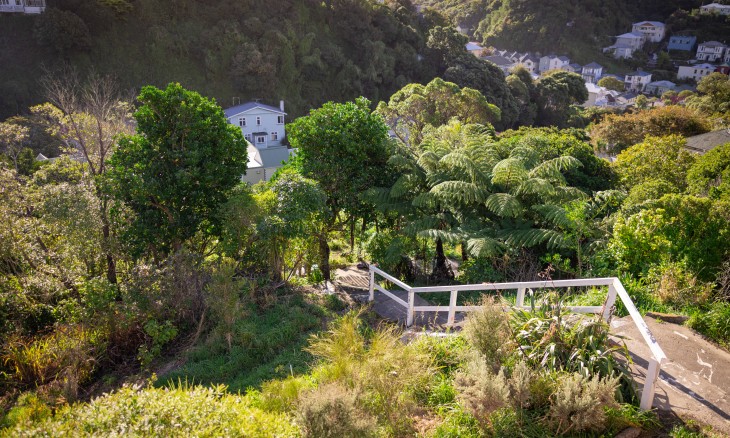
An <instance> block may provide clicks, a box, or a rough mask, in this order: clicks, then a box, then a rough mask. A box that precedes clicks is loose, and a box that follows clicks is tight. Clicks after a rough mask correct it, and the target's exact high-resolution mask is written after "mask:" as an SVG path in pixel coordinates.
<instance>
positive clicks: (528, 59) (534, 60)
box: [517, 53, 540, 74]
mask: <svg viewBox="0 0 730 438" xmlns="http://www.w3.org/2000/svg"><path fill="white" fill-rule="evenodd" d="M517 64H518V65H521V66H523V67H525V69H526V70H527V71H529V72H530V73H532V74H534V73H535V72H537V70H538V68H539V67H540V58H538V57H537V56H535V55H532V54H529V53H525V54H524V55H522V56H520V58H519V59H518V60H517Z"/></svg>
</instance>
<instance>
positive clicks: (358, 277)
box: [335, 267, 464, 330]
mask: <svg viewBox="0 0 730 438" xmlns="http://www.w3.org/2000/svg"><path fill="white" fill-rule="evenodd" d="M335 279H336V280H335V281H336V283H337V284H338V285H339V286H344V287H346V288H348V289H350V290H353V289H354V290H355V291H357V290H360V291H362V292H355V293H352V292H351V293H350V295H351V296H353V298H354V299H356V300H358V301H362V302H364V301H367V299H368V294H369V292H368V290H369V276H368V272H367V271H364V270H359V269H357V268H354V267H348V268H346V269H338V270H336V271H335ZM390 292H391V293H392V294H393V295H395V296H397V297H398V298H400V299H401V300H403V301H405V302H408V293H407V292H406V291H404V290H397V289H395V290H390ZM415 305H416V306H432V305H433V304H432V303H430V302H428V301H426V300H425V299H423V298H421V297H420V296H419V295H418V294H416V296H415ZM373 310H374V311H375V313H377V314H378V315H379V316H380V317H381V318H384V319H387V320H390V321H393V322H397V323H399V324H402V325H405V323H406V313H407V312H406V308H405V307H403V306H402V305H401V304H400V303H398V302H396V301H395V300H393V299H392V298H390V297H388V296H387V295H385V294H384V293H382V292H380V291H378V290H376V291H375V302H374V303H373ZM413 319H414V321H413V322H414V329H417V328H419V327H427V328H429V329H433V330H438V329H440V328H445V327H446V326H447V323H448V306H444V311H443V312H416V314H415V317H414V318H413ZM463 320H464V313H463V312H457V313H456V315H455V318H454V323H455V325H459V323H461V322H462V321H463Z"/></svg>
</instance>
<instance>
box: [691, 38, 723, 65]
mask: <svg viewBox="0 0 730 438" xmlns="http://www.w3.org/2000/svg"><path fill="white" fill-rule="evenodd" d="M726 48H727V46H725V44H723V43H721V42H719V41H706V42H704V43H700V44H699V45H698V46H697V55H696V58H697V60H698V61H709V62H715V61H717V60H719V59H722V58H723V55H724V53H725V49H726Z"/></svg>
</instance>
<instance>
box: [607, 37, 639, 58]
mask: <svg viewBox="0 0 730 438" xmlns="http://www.w3.org/2000/svg"><path fill="white" fill-rule="evenodd" d="M645 42H646V35H644V34H643V33H638V32H629V33H625V34H623V35H619V36H617V37H616V42H615V43H614V45H612V46H609V47H605V48H604V49H603V53H612V54H613V57H614V58H617V59H626V58H631V56H632V55H633V54H634V52H635V51H637V50H640V49H641V48H642V47H644V43H645Z"/></svg>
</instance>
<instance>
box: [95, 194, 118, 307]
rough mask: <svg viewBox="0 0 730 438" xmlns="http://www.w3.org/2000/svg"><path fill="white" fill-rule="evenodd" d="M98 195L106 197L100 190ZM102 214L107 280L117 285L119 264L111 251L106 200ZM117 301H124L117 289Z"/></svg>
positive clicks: (102, 202) (115, 297)
mask: <svg viewBox="0 0 730 438" xmlns="http://www.w3.org/2000/svg"><path fill="white" fill-rule="evenodd" d="M97 195H98V196H104V195H102V194H101V193H99V190H98V189H97ZM100 210H101V211H100V213H101V235H102V238H103V242H102V244H103V245H104V253H105V254H104V257H105V258H106V279H107V281H109V283H111V284H117V263H116V261H115V260H114V254H112V249H111V242H110V240H111V226H110V225H109V212H108V210H107V203H106V200H102V201H101V205H100ZM114 300H115V301H122V295H121V293H120V290H119V288H117V292H116V294H115V295H114Z"/></svg>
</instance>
